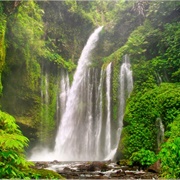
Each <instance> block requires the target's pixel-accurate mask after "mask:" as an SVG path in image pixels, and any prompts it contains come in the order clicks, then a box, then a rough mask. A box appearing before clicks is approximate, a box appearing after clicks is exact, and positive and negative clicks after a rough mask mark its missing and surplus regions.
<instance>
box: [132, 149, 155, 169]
mask: <svg viewBox="0 0 180 180" xmlns="http://www.w3.org/2000/svg"><path fill="white" fill-rule="evenodd" d="M156 161H157V157H156V155H155V153H154V152H153V151H150V150H145V149H144V148H142V149H140V150H139V151H137V152H134V153H133V154H132V156H131V157H130V162H129V163H130V165H138V166H143V167H148V166H150V165H151V164H153V163H155V162H156Z"/></svg>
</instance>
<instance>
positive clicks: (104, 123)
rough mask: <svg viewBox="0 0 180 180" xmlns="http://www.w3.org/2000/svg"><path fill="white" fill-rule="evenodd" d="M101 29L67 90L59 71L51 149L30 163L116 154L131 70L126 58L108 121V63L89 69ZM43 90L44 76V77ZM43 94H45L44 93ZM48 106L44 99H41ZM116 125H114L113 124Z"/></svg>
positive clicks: (87, 47) (40, 152)
mask: <svg viewBox="0 0 180 180" xmlns="http://www.w3.org/2000/svg"><path fill="white" fill-rule="evenodd" d="M101 30H102V27H99V28H97V29H96V30H95V31H94V33H93V34H92V35H91V36H90V37H89V39H88V41H87V44H86V45H85V47H84V49H83V51H82V53H81V56H80V58H79V61H78V66H77V69H76V72H75V74H74V79H73V82H72V85H71V87H70V86H69V78H68V74H67V73H66V72H65V71H62V70H61V74H60V81H59V80H58V81H59V82H58V84H59V89H60V90H59V91H58V97H57V107H56V108H57V110H56V111H57V114H56V119H57V121H58V122H57V124H58V129H57V134H56V138H55V146H54V150H53V151H50V150H48V149H45V148H44V149H43V150H38V153H34V154H33V156H32V157H31V158H30V159H31V160H35V161H38V160H43V161H44V160H60V161H95V160H96V161H97V160H109V159H114V157H115V154H116V152H117V148H118V144H119V140H120V135H121V130H122V126H123V116H124V111H125V105H126V99H127V98H128V97H129V95H130V93H131V91H132V89H133V79H132V71H131V69H130V62H129V57H128V56H127V55H126V56H125V57H124V61H123V63H122V65H121V68H120V75H119V85H120V87H119V91H118V92H117V94H118V96H119V110H118V112H119V114H118V120H117V122H116V123H115V121H113V120H112V111H111V109H112V105H113V104H112V103H113V101H111V91H112V86H111V79H112V63H109V64H108V66H107V68H106V69H103V68H102V69H101V73H100V71H99V69H98V68H92V67H90V64H91V55H92V51H93V49H94V48H95V46H96V43H97V41H98V36H99V33H100V31H101ZM45 77H46V78H45V79H46V80H45V81H44V83H45V90H44V92H46V88H48V76H45ZM45 94H46V93H45ZM44 101H45V102H46V103H48V96H45V100H44ZM115 124H116V125H115Z"/></svg>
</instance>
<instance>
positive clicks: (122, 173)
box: [36, 161, 158, 179]
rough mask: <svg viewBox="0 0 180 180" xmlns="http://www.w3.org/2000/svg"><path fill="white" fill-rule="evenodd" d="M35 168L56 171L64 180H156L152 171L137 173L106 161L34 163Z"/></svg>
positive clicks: (134, 169) (155, 174) (135, 170)
mask: <svg viewBox="0 0 180 180" xmlns="http://www.w3.org/2000/svg"><path fill="white" fill-rule="evenodd" d="M36 166H37V168H38V169H39V168H46V169H50V170H53V171H56V172H58V173H59V174H61V175H62V176H64V177H65V178H66V179H158V174H157V173H156V172H154V171H153V172H146V171H142V170H140V171H139V170H137V169H136V167H133V168H130V167H128V166H119V165H118V164H116V163H112V162H108V161H104V162H100V161H95V162H36ZM47 166H48V167H47Z"/></svg>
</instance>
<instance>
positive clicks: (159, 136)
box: [156, 118, 165, 148]
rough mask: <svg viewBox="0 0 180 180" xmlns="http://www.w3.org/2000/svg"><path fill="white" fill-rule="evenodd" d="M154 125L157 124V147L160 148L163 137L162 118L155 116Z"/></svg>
mask: <svg viewBox="0 0 180 180" xmlns="http://www.w3.org/2000/svg"><path fill="white" fill-rule="evenodd" d="M156 126H157V130H158V132H157V147H158V148H160V146H161V144H162V142H163V139H164V131H165V130H164V125H163V123H162V119H161V118H157V119H156Z"/></svg>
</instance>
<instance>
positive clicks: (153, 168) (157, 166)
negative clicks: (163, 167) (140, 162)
mask: <svg viewBox="0 0 180 180" xmlns="http://www.w3.org/2000/svg"><path fill="white" fill-rule="evenodd" d="M148 171H149V172H156V173H159V171H160V161H159V160H158V161H156V162H155V163H154V164H152V165H151V166H150V167H149V168H148Z"/></svg>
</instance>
